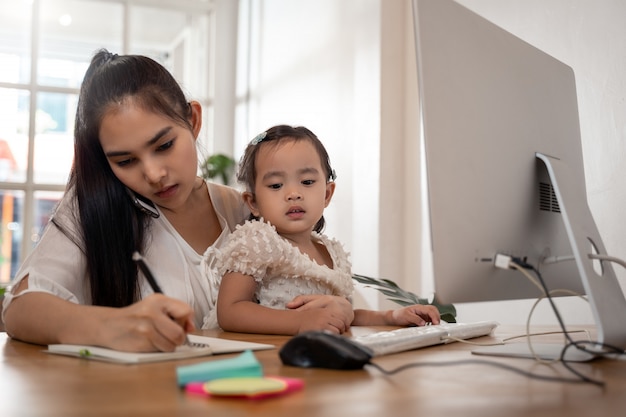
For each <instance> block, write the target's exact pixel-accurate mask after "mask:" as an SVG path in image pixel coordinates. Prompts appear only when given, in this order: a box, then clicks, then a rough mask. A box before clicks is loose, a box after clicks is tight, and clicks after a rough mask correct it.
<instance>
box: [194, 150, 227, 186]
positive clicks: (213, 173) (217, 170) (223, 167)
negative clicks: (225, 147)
mask: <svg viewBox="0 0 626 417" xmlns="http://www.w3.org/2000/svg"><path fill="white" fill-rule="evenodd" d="M200 168H201V170H202V177H203V178H205V179H209V180H211V179H214V178H216V177H220V179H221V180H222V182H223V183H224V184H226V185H228V184H229V182H230V176H231V174H232V173H233V171H234V169H235V160H234V159H233V158H231V157H230V156H228V155H224V154H221V153H217V154H214V155H211V156H209V157H208V158H207V159H205V160H204V163H203V164H202V165H201V167H200Z"/></svg>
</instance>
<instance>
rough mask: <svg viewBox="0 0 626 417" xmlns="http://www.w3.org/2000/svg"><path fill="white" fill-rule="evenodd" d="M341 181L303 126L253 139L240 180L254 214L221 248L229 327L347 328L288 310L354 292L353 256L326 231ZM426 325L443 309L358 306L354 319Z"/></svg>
mask: <svg viewBox="0 0 626 417" xmlns="http://www.w3.org/2000/svg"><path fill="white" fill-rule="evenodd" d="M334 179H335V174H334V171H333V170H332V169H331V167H330V163H329V158H328V154H327V152H326V150H325V149H324V146H323V145H322V143H321V142H320V141H319V139H318V138H317V136H315V135H314V134H313V133H312V132H311V131H310V130H308V129H306V128H304V127H290V126H284V125H281V126H275V127H272V128H271V129H269V130H268V131H267V132H264V133H262V134H260V135H259V136H257V137H256V138H254V139H253V140H252V141H251V142H250V144H249V145H248V147H247V148H246V150H245V153H244V155H243V157H242V159H241V164H240V168H239V173H238V180H239V181H240V182H242V183H243V184H245V186H246V191H245V192H244V193H243V199H244V201H245V202H246V204H247V205H248V207H249V208H250V211H251V213H252V216H253V218H254V219H253V220H250V221H247V222H246V223H245V224H244V225H242V226H238V227H237V228H236V230H235V232H233V234H232V235H231V236H230V237H229V239H228V241H227V243H225V245H224V246H223V247H222V248H221V249H220V250H219V251H218V253H217V262H218V270H219V272H221V273H223V274H224V276H223V278H222V282H221V284H220V291H219V295H218V301H217V310H216V314H217V321H218V323H219V326H220V327H221V328H222V329H224V330H227V331H234V332H251V333H273V334H288V335H293V334H297V333H301V332H304V331H307V330H312V329H316V330H319V329H322V330H328V331H331V332H334V333H343V332H345V331H346V330H348V327H347V326H345V325H344V323H343V322H342V321H341V320H340V319H339V318H337V317H334V316H333V315H332V314H326V313H327V312H324V311H298V310H297V309H296V310H293V309H291V310H290V309H285V307H293V306H292V305H290V304H289V301H290V300H292V298H293V297H294V296H296V295H299V294H330V295H335V296H341V297H345V298H346V299H350V298H351V296H352V292H353V281H352V274H351V265H350V262H349V261H348V255H347V253H346V252H345V251H344V249H343V247H342V245H341V244H340V243H339V242H337V241H336V240H333V239H329V238H328V237H327V236H325V235H323V234H321V231H322V229H323V227H324V216H323V213H324V209H325V208H326V207H327V206H328V204H329V203H330V201H331V198H332V196H333V193H334V191H335V182H334ZM426 323H433V324H438V323H439V312H438V310H437V308H436V307H434V306H430V305H414V306H410V307H404V308H400V309H397V310H389V311H372V310H355V311H354V319H353V320H352V322H351V323H350V325H397V326H407V325H408V326H411V325H414V326H422V325H424V324H426Z"/></svg>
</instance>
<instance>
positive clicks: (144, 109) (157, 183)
mask: <svg viewBox="0 0 626 417" xmlns="http://www.w3.org/2000/svg"><path fill="white" fill-rule="evenodd" d="M201 121H202V109H201V107H200V104H199V103H198V102H196V101H188V100H187V99H186V98H185V95H184V94H183V92H182V90H181V88H180V86H179V85H178V83H177V82H176V80H175V79H174V78H173V77H172V75H171V74H170V73H169V72H168V71H167V70H166V69H165V68H164V67H163V66H161V65H160V64H158V63H157V62H155V61H153V60H152V59H150V58H147V57H144V56H138V55H116V54H112V53H110V52H108V51H105V50H102V51H99V52H98V53H96V55H95V56H94V57H93V59H92V61H91V64H90V66H89V68H88V70H87V73H86V75H85V79H84V81H83V83H82V86H81V91H80V96H79V101H78V109H77V114H76V125H75V131H74V136H75V137H74V149H75V155H74V165H73V167H72V171H71V175H70V179H69V183H68V187H67V191H66V193H65V195H64V197H63V199H62V200H61V202H60V204H59V206H58V208H57V209H56V211H55V213H54V215H53V218H52V221H51V223H50V224H49V225H48V226H47V229H46V231H45V233H44V234H43V236H42V238H41V240H40V242H39V243H38V244H37V247H36V248H35V249H34V252H33V253H32V254H31V256H29V258H28V259H27V260H26V261H25V262H24V264H23V265H22V266H21V268H20V270H19V271H18V273H17V275H16V278H15V281H14V283H13V284H14V285H13V288H12V290H11V291H10V292H9V293H7V294H6V295H5V300H4V306H3V307H4V308H3V318H4V322H5V325H6V330H7V332H8V333H9V334H10V335H11V336H12V337H14V338H18V339H21V340H23V341H27V342H33V343H39V344H50V343H74V344H88V345H99V346H105V347H110V348H114V349H118V350H127V351H154V350H162V351H170V350H173V349H174V348H175V347H176V346H177V345H180V344H182V343H183V342H184V341H185V333H186V332H189V331H192V330H194V329H195V328H199V327H206V321H207V318H208V317H209V315H210V313H211V311H212V310H213V308H214V305H215V299H216V297H217V294H216V292H217V289H216V285H215V284H216V281H217V279H216V276H215V273H214V271H213V270H212V269H208V268H205V267H204V254H205V253H206V252H207V251H208V249H210V248H212V247H214V246H219V244H220V243H221V242H222V241H223V240H224V239H225V238H226V237H227V236H228V234H230V232H231V230H233V229H234V228H235V225H237V224H239V223H242V222H243V221H244V220H245V219H246V218H247V217H248V214H249V211H248V210H247V209H246V207H245V205H244V204H243V202H242V201H241V197H240V193H239V192H238V191H237V190H235V189H232V188H228V187H224V186H221V185H217V184H211V183H208V182H205V181H204V180H203V179H202V178H199V177H198V176H197V170H198V165H197V159H198V155H197V150H196V138H197V136H198V132H199V131H200V127H201ZM134 251H139V252H140V253H142V254H143V255H144V257H145V258H146V259H147V262H148V264H150V266H151V267H152V269H153V272H154V273H155V275H156V278H157V281H158V284H159V286H160V287H161V289H162V290H163V294H154V292H153V290H152V288H151V287H150V285H149V284H148V283H147V281H146V279H145V277H144V276H143V275H141V274H138V271H137V266H136V265H135V264H134V262H133V259H132V255H133V252H134ZM294 305H296V306H299V308H301V309H312V310H316V309H320V310H325V311H327V312H332V314H334V315H337V316H338V317H340V318H341V320H344V321H346V322H348V321H349V320H351V319H352V311H351V308H350V305H349V303H347V302H345V300H342V299H341V298H339V297H336V298H334V299H329V298H327V297H308V298H306V299H304V298H300V299H297V300H295V301H294Z"/></svg>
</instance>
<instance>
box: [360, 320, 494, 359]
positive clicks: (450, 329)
mask: <svg viewBox="0 0 626 417" xmlns="http://www.w3.org/2000/svg"><path fill="white" fill-rule="evenodd" d="M497 326H498V323H497V322H495V321H479V322H474V323H442V324H438V325H434V326H421V327H403V328H401V329H395V330H390V331H384V332H376V333H371V334H367V335H364V336H356V337H353V338H352V340H354V341H355V342H357V343H360V344H362V345H365V346H367V347H368V348H370V349H371V350H372V351H373V352H374V356H381V355H388V354H390V353H398V352H404V351H406V350H412V349H418V348H423V347H427V346H433V345H440V344H444V343H450V342H454V341H455V340H453V339H450V338H456V339H471V338H473V337H479V336H486V335H488V334H490V333H491V332H492V330H493V329H495V328H496V327H497Z"/></svg>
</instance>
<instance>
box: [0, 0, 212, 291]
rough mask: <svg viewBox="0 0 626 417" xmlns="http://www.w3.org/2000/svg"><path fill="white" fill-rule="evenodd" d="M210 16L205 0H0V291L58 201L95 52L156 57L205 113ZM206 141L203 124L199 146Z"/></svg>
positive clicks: (209, 73) (208, 100)
mask: <svg viewBox="0 0 626 417" xmlns="http://www.w3.org/2000/svg"><path fill="white" fill-rule="evenodd" d="M212 8H213V5H212V2H211V1H209V0H171V1H168V0H160V1H158V2H148V1H145V0H144V1H141V0H0V10H2V13H0V62H2V65H0V284H3V283H7V282H9V281H10V280H11V279H12V278H13V276H14V275H15V273H16V272H17V269H18V267H19V265H20V263H21V262H22V260H23V259H24V258H25V257H26V256H27V255H28V253H30V251H31V250H32V248H33V247H34V246H35V245H36V244H37V242H38V241H39V238H40V234H41V232H42V231H43V228H44V226H45V225H46V224H47V223H48V219H49V216H50V214H51V212H52V210H53V209H54V207H55V205H56V203H57V202H58V201H59V199H60V198H61V197H62V195H63V191H64V189H65V183H66V181H67V178H68V175H69V172H70V168H71V166H72V159H73V146H74V144H73V130H74V117H75V111H76V104H77V100H78V89H79V87H80V83H81V81H82V78H83V75H84V73H85V70H86V69H87V66H88V65H89V61H90V59H91V56H92V55H93V53H94V52H95V51H96V50H98V49H100V48H107V49H109V50H110V51H112V52H116V53H120V54H124V53H137V54H143V55H148V56H150V57H152V58H154V59H155V60H157V61H159V62H160V63H161V64H163V65H164V66H165V67H166V68H168V69H169V70H170V71H171V72H172V74H174V76H175V77H176V78H177V79H178V81H179V82H180V83H181V84H182V85H183V86H184V87H185V89H186V90H187V91H186V92H187V93H188V95H189V96H190V97H193V98H194V99H195V100H199V101H200V102H201V103H202V104H203V107H204V108H205V115H210V114H211V111H212V107H211V106H212V92H211V91H210V86H211V85H212V83H211V82H210V79H211V78H210V77H211V76H212V71H210V65H209V58H208V57H209V56H211V51H212V50H213V49H214V48H213V46H212V44H211V41H212V39H213V36H211V32H212V28H213V26H214V16H213V15H214V13H213V9H212ZM205 117H210V116H205ZM211 136H212V135H211V132H209V131H208V129H207V128H206V124H205V128H204V130H203V132H202V134H201V137H200V140H201V142H202V143H205V144H208V143H209V140H210V139H212V137H211Z"/></svg>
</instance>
